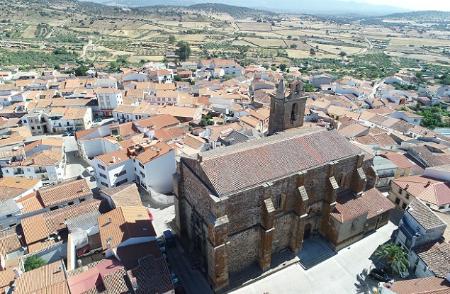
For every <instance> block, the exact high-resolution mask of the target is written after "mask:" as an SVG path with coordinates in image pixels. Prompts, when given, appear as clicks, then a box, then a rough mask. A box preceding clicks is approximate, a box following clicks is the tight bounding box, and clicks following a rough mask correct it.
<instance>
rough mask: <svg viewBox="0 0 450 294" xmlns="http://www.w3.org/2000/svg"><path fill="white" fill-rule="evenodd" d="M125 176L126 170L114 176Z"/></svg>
mask: <svg viewBox="0 0 450 294" xmlns="http://www.w3.org/2000/svg"><path fill="white" fill-rule="evenodd" d="M126 174H127V171H126V170H123V171H121V172H120V173H118V174H115V175H114V176H116V177H120V176H123V175H126Z"/></svg>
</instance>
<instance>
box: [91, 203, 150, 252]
mask: <svg viewBox="0 0 450 294" xmlns="http://www.w3.org/2000/svg"><path fill="white" fill-rule="evenodd" d="M98 225H99V229H100V238H101V241H102V247H103V249H105V250H106V249H108V248H115V247H118V246H119V245H120V243H122V242H124V241H125V240H127V239H129V238H134V237H149V236H155V235H156V233H155V230H154V228H153V225H152V223H151V218H150V214H149V211H148V210H147V208H145V207H143V206H124V207H118V208H116V209H114V210H111V211H110V212H107V213H105V214H103V215H100V216H99V217H98Z"/></svg>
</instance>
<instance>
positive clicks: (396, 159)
mask: <svg viewBox="0 0 450 294" xmlns="http://www.w3.org/2000/svg"><path fill="white" fill-rule="evenodd" d="M382 156H383V157H385V158H387V159H389V160H390V161H392V162H393V163H394V164H395V165H396V166H398V167H399V168H412V167H414V166H416V164H414V163H413V162H411V161H410V160H409V159H408V158H407V157H406V156H405V155H403V154H401V153H395V152H386V153H384V154H382Z"/></svg>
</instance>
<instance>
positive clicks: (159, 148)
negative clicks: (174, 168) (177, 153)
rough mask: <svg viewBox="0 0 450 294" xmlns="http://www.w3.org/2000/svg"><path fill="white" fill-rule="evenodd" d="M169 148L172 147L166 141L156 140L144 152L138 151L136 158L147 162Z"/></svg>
mask: <svg viewBox="0 0 450 294" xmlns="http://www.w3.org/2000/svg"><path fill="white" fill-rule="evenodd" d="M171 150H172V148H170V147H169V145H167V144H166V143H163V142H158V143H156V144H154V145H151V146H150V147H148V148H147V149H146V150H145V151H144V152H142V153H140V154H139V155H138V156H137V157H136V159H137V160H139V162H141V163H142V164H147V163H149V162H150V161H152V160H154V159H156V158H158V157H160V156H162V155H165V154H167V153H169V152H170V151H171Z"/></svg>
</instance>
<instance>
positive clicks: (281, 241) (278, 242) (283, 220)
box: [272, 214, 293, 253]
mask: <svg viewBox="0 0 450 294" xmlns="http://www.w3.org/2000/svg"><path fill="white" fill-rule="evenodd" d="M292 225H293V224H292V214H283V215H280V216H278V217H277V218H275V224H274V227H275V231H274V237H273V242H272V253H277V252H279V251H281V250H283V249H286V248H287V247H288V246H289V241H290V238H291V227H292Z"/></svg>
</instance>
